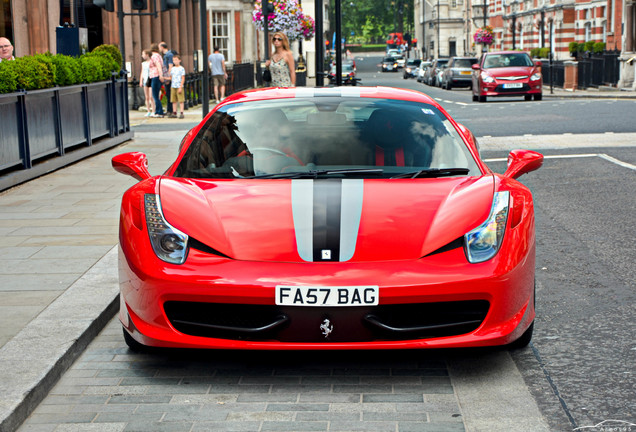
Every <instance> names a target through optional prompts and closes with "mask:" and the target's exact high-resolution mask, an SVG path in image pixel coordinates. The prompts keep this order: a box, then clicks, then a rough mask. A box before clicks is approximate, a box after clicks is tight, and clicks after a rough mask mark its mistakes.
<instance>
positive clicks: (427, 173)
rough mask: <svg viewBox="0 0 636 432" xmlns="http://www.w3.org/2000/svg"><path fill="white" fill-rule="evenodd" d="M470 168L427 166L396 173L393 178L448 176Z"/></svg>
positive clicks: (463, 173) (462, 173) (461, 172)
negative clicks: (426, 167)
mask: <svg viewBox="0 0 636 432" xmlns="http://www.w3.org/2000/svg"><path fill="white" fill-rule="evenodd" d="M469 171H470V170H469V169H468V168H429V169H422V170H419V171H413V172H407V173H402V174H397V175H394V176H393V177H391V178H392V179H394V178H412V179H414V178H427V177H448V176H454V175H466V174H468V172H469Z"/></svg>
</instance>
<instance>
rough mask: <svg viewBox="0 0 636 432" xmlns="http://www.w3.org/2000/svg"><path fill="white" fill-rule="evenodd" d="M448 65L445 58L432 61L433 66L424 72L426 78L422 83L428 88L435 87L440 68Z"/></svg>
mask: <svg viewBox="0 0 636 432" xmlns="http://www.w3.org/2000/svg"><path fill="white" fill-rule="evenodd" d="M447 63H448V59H447V58H439V59H435V60H433V64H432V65H431V67H430V68H428V69H427V70H426V76H425V80H424V82H425V83H426V84H428V85H430V86H434V85H437V76H438V74H439V71H440V70H441V68H442V66H444V65H445V64H447Z"/></svg>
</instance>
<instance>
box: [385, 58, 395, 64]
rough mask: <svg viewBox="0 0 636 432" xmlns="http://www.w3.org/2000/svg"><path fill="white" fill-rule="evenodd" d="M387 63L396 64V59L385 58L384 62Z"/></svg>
mask: <svg viewBox="0 0 636 432" xmlns="http://www.w3.org/2000/svg"><path fill="white" fill-rule="evenodd" d="M382 61H383V62H385V63H393V62H395V58H394V57H384V60H382Z"/></svg>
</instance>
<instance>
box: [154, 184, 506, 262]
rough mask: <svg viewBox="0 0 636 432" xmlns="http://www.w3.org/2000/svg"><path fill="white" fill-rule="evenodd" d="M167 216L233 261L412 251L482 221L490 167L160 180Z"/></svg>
mask: <svg viewBox="0 0 636 432" xmlns="http://www.w3.org/2000/svg"><path fill="white" fill-rule="evenodd" d="M159 190H160V197H161V206H162V210H163V214H164V217H165V218H166V220H167V221H168V223H170V224H171V225H172V226H173V227H175V228H177V229H179V230H181V231H183V232H184V233H186V234H188V235H189V236H190V237H191V238H193V239H196V240H197V241H199V242H201V243H203V244H205V245H207V246H209V247H211V248H213V249H215V250H216V251H218V252H220V253H221V254H224V255H227V256H228V257H230V258H233V259H237V260H249V261H282V262H307V261H352V262H361V261H385V260H406V259H418V258H421V257H423V256H425V255H427V254H430V253H432V252H434V251H436V250H438V249H440V248H442V247H444V246H445V245H447V244H449V243H451V242H453V241H454V240H456V239H458V238H460V237H462V236H463V235H464V234H465V233H466V232H468V231H470V230H471V229H473V228H475V227H476V226H478V225H479V224H480V223H482V222H483V221H484V220H485V219H486V218H487V217H488V214H489V212H490V208H491V205H492V197H493V191H494V180H493V176H492V175H485V176H482V177H452V178H438V179H416V180H411V179H377V180H376V179H373V180H354V179H351V180H334V179H329V180H280V179H276V180H272V179H269V180H266V179H259V180H243V179H236V180H193V179H178V178H173V177H164V178H162V179H161V182H160V188H159Z"/></svg>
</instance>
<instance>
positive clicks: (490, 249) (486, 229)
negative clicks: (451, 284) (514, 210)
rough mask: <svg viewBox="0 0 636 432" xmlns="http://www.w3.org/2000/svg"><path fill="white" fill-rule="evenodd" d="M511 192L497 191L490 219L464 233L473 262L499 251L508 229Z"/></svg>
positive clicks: (468, 255)
mask: <svg viewBox="0 0 636 432" xmlns="http://www.w3.org/2000/svg"><path fill="white" fill-rule="evenodd" d="M509 204H510V192H497V193H496V194H495V196H494V197H493V200H492V209H491V210H490V215H489V216H488V219H486V221H485V222H484V223H482V224H481V225H479V226H478V227H477V228H475V229H474V230H472V231H470V232H469V233H467V234H466V235H464V250H465V251H466V258H468V261H469V262H471V263H480V262H484V261H488V260H489V259H490V258H492V257H494V256H495V255H496V254H497V251H499V247H500V246H501V243H502V242H503V238H504V233H505V231H506V222H507V220H508V208H509Z"/></svg>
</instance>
